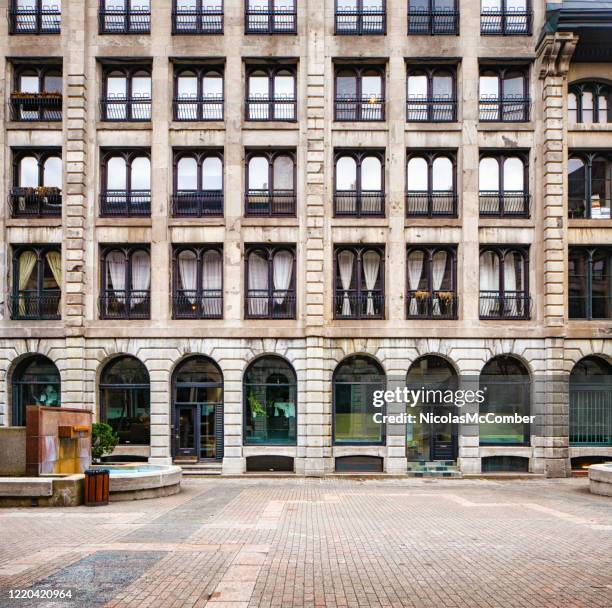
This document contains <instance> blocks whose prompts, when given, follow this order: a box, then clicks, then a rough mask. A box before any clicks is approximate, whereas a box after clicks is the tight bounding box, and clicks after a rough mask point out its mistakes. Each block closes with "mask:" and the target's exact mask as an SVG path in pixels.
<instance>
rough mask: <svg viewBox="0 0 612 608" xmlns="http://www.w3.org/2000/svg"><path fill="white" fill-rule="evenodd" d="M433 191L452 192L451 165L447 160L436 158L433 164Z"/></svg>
mask: <svg viewBox="0 0 612 608" xmlns="http://www.w3.org/2000/svg"><path fill="white" fill-rule="evenodd" d="M432 177H433V189H434V190H445V191H452V190H453V163H452V162H451V160H450V159H449V158H445V157H440V158H436V159H435V160H434V162H433V171H432Z"/></svg>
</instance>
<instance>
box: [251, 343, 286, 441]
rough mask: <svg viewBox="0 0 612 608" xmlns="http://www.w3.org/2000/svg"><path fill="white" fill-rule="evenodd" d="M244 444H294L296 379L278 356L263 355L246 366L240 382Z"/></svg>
mask: <svg viewBox="0 0 612 608" xmlns="http://www.w3.org/2000/svg"><path fill="white" fill-rule="evenodd" d="M243 408H244V443H245V445H295V444H296V441H297V379H296V375H295V370H294V369H293V367H292V366H291V365H290V364H289V363H287V361H285V360H284V359H282V358H281V357H277V356H274V355H266V356H264V357H259V358H258V359H256V360H255V361H254V362H253V363H251V364H250V365H249V367H248V368H247V370H246V372H245V374H244V381H243Z"/></svg>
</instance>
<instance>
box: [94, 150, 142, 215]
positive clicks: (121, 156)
mask: <svg viewBox="0 0 612 608" xmlns="http://www.w3.org/2000/svg"><path fill="white" fill-rule="evenodd" d="M101 174H102V187H101V192H100V215H101V216H102V217H113V216H118V217H132V216H148V215H150V214H151V161H150V159H149V154H148V152H147V151H144V150H131V151H120V150H110V151H108V152H106V153H105V154H104V156H103V157H102V171H101Z"/></svg>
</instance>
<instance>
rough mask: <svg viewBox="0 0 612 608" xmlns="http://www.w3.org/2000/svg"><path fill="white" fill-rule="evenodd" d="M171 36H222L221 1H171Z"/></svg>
mask: <svg viewBox="0 0 612 608" xmlns="http://www.w3.org/2000/svg"><path fill="white" fill-rule="evenodd" d="M172 34H174V35H176V34H223V0H173V10H172Z"/></svg>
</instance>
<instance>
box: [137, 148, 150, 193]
mask: <svg viewBox="0 0 612 608" xmlns="http://www.w3.org/2000/svg"><path fill="white" fill-rule="evenodd" d="M150 189H151V163H150V161H149V159H148V158H147V157H146V156H139V157H138V158H135V159H134V160H133V161H132V190H150Z"/></svg>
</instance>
